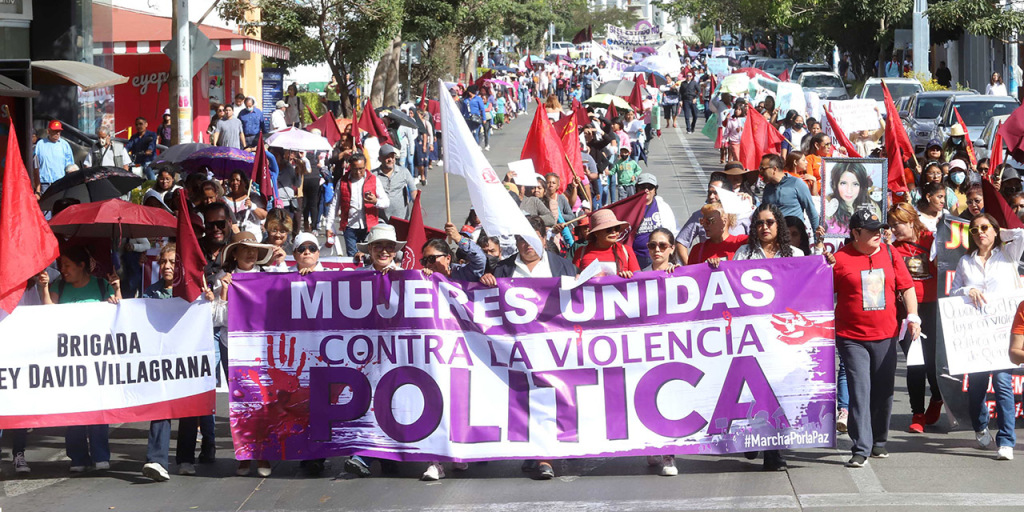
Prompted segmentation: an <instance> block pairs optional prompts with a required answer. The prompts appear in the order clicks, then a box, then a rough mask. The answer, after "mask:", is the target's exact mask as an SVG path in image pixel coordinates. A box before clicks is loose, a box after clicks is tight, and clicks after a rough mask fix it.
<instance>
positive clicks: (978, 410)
mask: <svg viewBox="0 0 1024 512" xmlns="http://www.w3.org/2000/svg"><path fill="white" fill-rule="evenodd" d="M988 375H989V374H988V372H981V373H971V374H968V375H967V379H968V380H967V412H968V414H970V415H971V426H972V427H974V431H975V432H981V431H982V430H985V429H986V428H988V419H989V411H988V402H986V401H985V395H986V394H987V393H988ZM992 391H993V393H994V394H995V400H996V412H997V413H998V414H999V433H997V434H996V446H998V447H1000V448H1002V447H1003V446H1013V445H1015V444H1016V443H1017V433H1016V432H1015V431H1014V426H1015V423H1016V420H1017V418H1016V413H1017V411H1016V409H1015V407H1014V403H1013V377H1012V376H1011V374H1010V372H1008V371H999V372H992Z"/></svg>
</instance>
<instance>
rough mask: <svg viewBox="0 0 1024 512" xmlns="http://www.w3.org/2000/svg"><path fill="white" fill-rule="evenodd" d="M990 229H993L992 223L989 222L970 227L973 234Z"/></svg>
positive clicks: (986, 231)
mask: <svg viewBox="0 0 1024 512" xmlns="http://www.w3.org/2000/svg"><path fill="white" fill-rule="evenodd" d="M989 229H992V226H991V225H989V224H979V225H977V226H974V227H972V228H971V229H970V231H971V234H972V235H977V234H978V233H988V230H989Z"/></svg>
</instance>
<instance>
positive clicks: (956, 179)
mask: <svg viewBox="0 0 1024 512" xmlns="http://www.w3.org/2000/svg"><path fill="white" fill-rule="evenodd" d="M966 177H967V175H966V174H964V173H962V172H954V173H953V175H952V176H950V179H952V180H953V183H956V184H957V185H960V184H961V183H963V182H964V179H965V178H966Z"/></svg>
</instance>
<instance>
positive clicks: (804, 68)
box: [789, 62, 832, 83]
mask: <svg viewBox="0 0 1024 512" xmlns="http://www.w3.org/2000/svg"><path fill="white" fill-rule="evenodd" d="M808 71H832V66H829V65H828V64H811V63H809V62H800V63H798V64H793V67H791V68H789V81H790V82H793V83H799V81H800V75H802V74H804V73H806V72H808Z"/></svg>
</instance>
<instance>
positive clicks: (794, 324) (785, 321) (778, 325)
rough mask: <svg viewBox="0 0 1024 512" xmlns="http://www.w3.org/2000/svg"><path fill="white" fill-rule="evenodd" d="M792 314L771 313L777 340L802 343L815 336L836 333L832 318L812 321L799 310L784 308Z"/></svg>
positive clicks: (790, 343) (826, 335)
mask: <svg viewBox="0 0 1024 512" xmlns="http://www.w3.org/2000/svg"><path fill="white" fill-rule="evenodd" d="M786 311H787V312H789V314H790V315H792V316H784V315H772V327H775V330H777V331H779V333H780V335H779V341H781V342H783V343H785V344H787V345H803V344H804V343H807V342H808V341H811V340H813V339H815V338H833V337H835V334H836V326H835V321H834V320H828V321H825V322H814V321H812V320H810V319H809V318H807V317H806V316H804V315H803V314H802V313H800V312H799V311H796V310H794V309H790V308H786Z"/></svg>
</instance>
